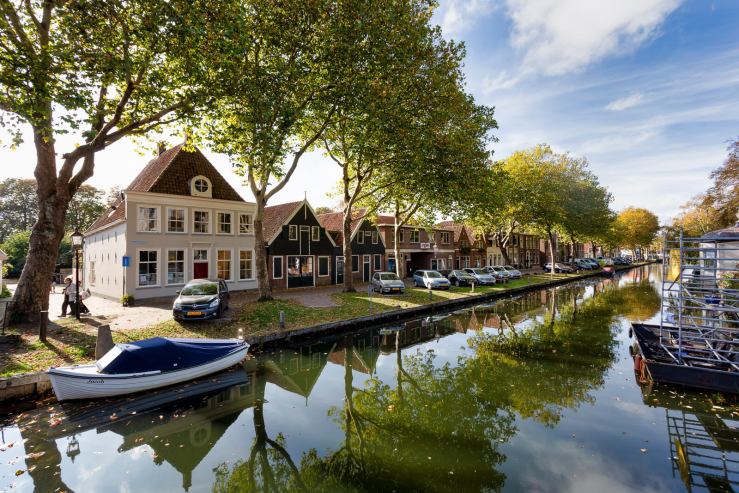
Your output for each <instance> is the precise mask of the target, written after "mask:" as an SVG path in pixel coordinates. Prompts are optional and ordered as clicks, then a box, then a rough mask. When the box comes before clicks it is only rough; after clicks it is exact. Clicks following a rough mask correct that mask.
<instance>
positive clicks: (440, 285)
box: [413, 269, 451, 289]
mask: <svg viewBox="0 0 739 493" xmlns="http://www.w3.org/2000/svg"><path fill="white" fill-rule="evenodd" d="M413 286H415V287H424V288H427V289H449V286H451V283H450V282H449V279H447V278H446V277H444V276H442V275H441V274H440V273H439V272H438V271H435V270H425V269H420V270H417V271H415V272H413Z"/></svg>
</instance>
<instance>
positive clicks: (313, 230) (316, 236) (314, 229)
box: [310, 226, 321, 241]
mask: <svg viewBox="0 0 739 493" xmlns="http://www.w3.org/2000/svg"><path fill="white" fill-rule="evenodd" d="M310 241H321V229H320V228H319V227H318V226H311V227H310Z"/></svg>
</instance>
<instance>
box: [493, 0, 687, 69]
mask: <svg viewBox="0 0 739 493" xmlns="http://www.w3.org/2000/svg"><path fill="white" fill-rule="evenodd" d="M680 1H681V0H599V1H596V2H594V1H592V0H506V4H507V9H508V15H509V16H510V17H511V19H512V21H513V32H512V35H511V44H512V45H513V47H514V48H516V49H518V50H520V51H522V52H523V53H524V57H523V65H524V68H525V69H531V70H534V71H537V72H541V73H544V74H547V75H562V74H565V73H569V72H573V71H576V70H578V69H581V68H583V67H585V66H587V65H589V64H591V63H594V62H597V61H598V60H601V59H602V58H604V57H606V56H608V55H612V54H615V53H622V52H625V51H629V50H632V49H634V48H636V47H637V46H639V45H641V44H642V43H644V42H645V41H647V40H649V39H651V38H653V37H654V36H656V35H657V33H658V31H659V28H660V26H661V25H662V23H663V21H664V20H665V18H666V17H667V16H668V15H669V14H670V13H671V12H672V11H673V10H675V9H676V8H677V6H678V5H679V3H680Z"/></svg>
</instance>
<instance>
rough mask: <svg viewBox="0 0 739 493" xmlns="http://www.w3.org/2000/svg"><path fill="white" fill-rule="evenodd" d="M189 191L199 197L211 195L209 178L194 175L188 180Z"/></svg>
mask: <svg viewBox="0 0 739 493" xmlns="http://www.w3.org/2000/svg"><path fill="white" fill-rule="evenodd" d="M190 193H191V194H192V195H196V196H200V197H210V196H211V193H212V192H211V184H210V180H209V179H207V178H206V177H204V176H196V177H195V178H193V179H192V181H191V182H190Z"/></svg>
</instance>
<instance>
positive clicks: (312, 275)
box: [84, 145, 578, 299]
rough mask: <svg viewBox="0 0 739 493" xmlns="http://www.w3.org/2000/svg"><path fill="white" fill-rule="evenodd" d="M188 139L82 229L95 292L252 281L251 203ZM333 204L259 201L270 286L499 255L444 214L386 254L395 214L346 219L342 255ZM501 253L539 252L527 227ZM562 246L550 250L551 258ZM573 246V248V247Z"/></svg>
mask: <svg viewBox="0 0 739 493" xmlns="http://www.w3.org/2000/svg"><path fill="white" fill-rule="evenodd" d="M255 209H256V207H255V204H254V203H251V202H246V201H245V200H243V198H242V197H241V196H240V195H239V194H238V193H237V192H236V191H235V190H234V189H233V188H232V187H231V186H230V185H229V184H228V182H227V181H226V180H225V179H224V178H223V176H222V175H221V174H220V173H219V172H218V171H217V170H216V169H215V167H214V166H213V165H212V164H211V163H210V162H209V161H208V160H207V159H206V158H205V156H204V155H203V154H202V153H201V152H200V151H199V150H197V149H194V150H192V151H190V150H187V149H185V148H184V145H178V146H175V147H173V148H171V149H168V150H161V151H160V153H159V155H158V156H156V157H155V158H154V159H152V160H151V161H150V162H149V163H148V164H147V165H146V166H145V167H144V169H143V170H142V171H141V173H140V174H139V175H138V176H137V177H136V178H135V179H134V180H133V182H132V183H131V184H130V185H129V186H128V187H127V188H126V189H125V190H124V191H122V192H121V193H120V196H119V197H118V198H117V200H116V201H115V202H114V203H113V205H112V206H111V207H110V209H109V210H107V211H106V212H105V213H104V214H103V215H102V216H101V217H100V218H98V219H97V220H96V221H95V222H94V223H93V224H92V225H91V227H90V228H89V229H88V230H87V231H86V232H85V243H84V284H85V286H86V287H88V288H90V290H91V291H92V292H93V293H94V294H96V295H100V296H104V297H108V298H113V299H118V298H119V297H120V296H122V295H123V294H131V295H133V296H134V297H135V298H136V299H145V298H157V297H166V296H173V295H175V294H176V292H177V291H178V290H179V289H181V287H182V286H183V285H184V284H185V283H186V282H187V281H189V280H190V279H197V278H219V279H224V280H225V281H226V282H228V283H229V285H230V286H231V289H232V290H246V289H256V287H257V281H256V266H255V258H256V255H255V250H254V249H255V239H254V213H255ZM342 223H343V217H342V213H340V212H332V213H327V214H316V211H315V210H314V209H313V208H312V207H311V205H310V204H309V203H308V201H307V200H303V201H298V202H290V203H286V204H280V205H274V206H270V207H267V208H265V213H264V219H263V234H264V239H265V246H266V255H267V269H268V274H269V279H270V282H271V283H272V286H273V287H274V288H280V289H290V288H297V287H306V286H320V285H329V284H341V283H343V282H344V277H345V276H352V277H353V279H354V280H355V281H358V282H360V281H365V282H366V281H368V280H369V279H370V277H371V276H372V274H373V273H374V272H377V271H387V270H395V268H396V264H397V263H398V262H401V263H402V264H401V266H400V267H401V271H402V272H404V273H406V274H410V273H412V272H413V271H414V270H416V269H439V270H444V269H454V268H464V267H475V266H484V265H499V264H503V263H504V256H503V252H501V250H500V248H498V247H496V246H495V242H494V241H493V237H492V235H482V234H475V233H474V232H473V230H472V229H471V228H469V227H466V226H464V225H461V224H459V223H454V222H451V221H446V222H441V223H439V224H436V225H435V227H433V228H431V229H427V228H421V227H417V226H414V225H405V226H403V227H402V228H400V230H399V235H398V236H399V237H398V248H397V251H398V258H396V257H395V251H396V248H395V243H394V228H395V226H394V218H393V216H386V215H380V216H378V217H376V218H373V219H372V220H371V218H369V217H367V216H366V215H365V214H364V211H362V210H359V211H357V212H356V213H355V217H354V218H353V221H352V223H351V243H352V256H351V258H350V259H345V258H344V256H343V251H342V245H343V228H342ZM507 248H508V250H507V252H506V253H507V255H508V258H509V259H510V263H513V264H515V265H516V266H517V267H522V268H529V267H533V266H538V265H541V263H543V262H544V261H545V260H544V259H545V258H548V252H547V250H546V244H545V242H543V241H542V240H541V239H540V238H539V237H537V236H535V235H531V234H517V235H514V236H513V237H512V238H511V241H510V242H509V245H508V247H507ZM568 255H569V254H568V252H565V251H561V252H560V251H558V252H557V257H558V258H567V256H568ZM576 256H578V255H576Z"/></svg>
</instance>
